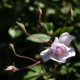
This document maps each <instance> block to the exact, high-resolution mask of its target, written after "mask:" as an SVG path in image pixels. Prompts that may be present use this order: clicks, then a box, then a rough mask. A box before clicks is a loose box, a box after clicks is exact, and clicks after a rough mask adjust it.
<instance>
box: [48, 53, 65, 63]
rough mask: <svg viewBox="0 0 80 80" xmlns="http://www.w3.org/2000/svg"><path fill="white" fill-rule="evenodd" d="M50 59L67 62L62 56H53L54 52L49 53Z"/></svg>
mask: <svg viewBox="0 0 80 80" xmlns="http://www.w3.org/2000/svg"><path fill="white" fill-rule="evenodd" d="M49 57H50V59H52V60H54V61H56V62H61V63H65V62H66V59H62V58H59V57H58V56H55V55H54V56H53V55H52V54H50V55H49Z"/></svg>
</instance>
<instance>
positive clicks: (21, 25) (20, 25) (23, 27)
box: [16, 21, 26, 33]
mask: <svg viewBox="0 0 80 80" xmlns="http://www.w3.org/2000/svg"><path fill="white" fill-rule="evenodd" d="M16 23H17V24H18V26H19V27H20V28H21V29H22V30H23V31H24V32H25V33H26V29H25V26H24V25H23V24H22V23H19V22H17V21H16Z"/></svg>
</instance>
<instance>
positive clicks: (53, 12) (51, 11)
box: [47, 8, 56, 14]
mask: <svg viewBox="0 0 80 80" xmlns="http://www.w3.org/2000/svg"><path fill="white" fill-rule="evenodd" d="M47 13H48V14H55V13H56V12H55V9H51V8H49V9H48V10H47Z"/></svg>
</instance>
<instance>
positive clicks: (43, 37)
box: [26, 33, 50, 43]
mask: <svg viewBox="0 0 80 80" xmlns="http://www.w3.org/2000/svg"><path fill="white" fill-rule="evenodd" d="M33 36H35V37H38V38H40V39H42V40H44V41H50V36H47V35H46V34H41V33H40V34H33ZM26 39H27V40H29V41H32V42H37V43H43V41H41V40H39V39H36V38H34V37H31V36H29V37H27V38H26Z"/></svg>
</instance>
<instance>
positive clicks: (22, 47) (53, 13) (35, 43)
mask: <svg viewBox="0 0 80 80" xmlns="http://www.w3.org/2000/svg"><path fill="white" fill-rule="evenodd" d="M65 2H66V4H67V5H65ZM69 4H72V9H73V12H74V16H73V17H71V18H70V15H71V14H70V13H68V12H69ZM38 8H41V9H42V15H41V17H40V16H39V15H40V13H39V11H38ZM16 21H18V22H21V23H23V24H24V25H25V28H26V30H27V32H28V33H30V34H32V35H34V36H37V37H39V38H41V39H43V40H44V41H48V42H49V43H52V41H54V38H55V37H56V36H58V37H59V36H60V34H61V33H63V32H69V33H70V34H71V35H73V36H74V40H73V42H72V43H71V46H72V47H74V48H75V51H76V56H75V57H73V58H71V59H70V60H68V61H67V62H66V63H65V64H61V65H60V66H58V67H57V68H56V69H55V70H54V71H53V72H52V73H50V74H48V75H47V76H48V77H49V79H47V78H46V76H45V75H42V76H41V74H42V73H43V71H42V69H41V68H40V66H39V65H36V66H33V67H31V68H29V69H24V70H21V71H18V72H15V73H9V72H5V71H4V69H5V68H6V66H9V65H12V64H13V62H14V64H15V66H16V67H18V68H21V67H26V66H29V65H32V64H34V62H33V61H31V60H28V59H21V58H18V57H16V56H15V55H14V54H13V52H12V51H11V50H10V48H9V43H11V42H12V43H14V45H15V50H16V52H17V53H18V54H19V55H24V56H29V57H31V58H34V59H37V60H40V56H39V54H40V52H41V51H42V50H44V49H45V47H50V46H48V45H47V44H46V43H44V42H42V41H40V40H38V39H35V38H33V37H31V36H26V35H25V34H24V32H22V31H21V30H20V29H19V28H18V25H17V24H16ZM40 22H41V23H40ZM65 24H66V25H65ZM62 27H63V29H62ZM61 29H62V31H61ZM41 64H42V65H43V66H44V68H45V69H46V71H47V72H48V71H50V70H51V69H52V68H53V66H54V65H55V64H57V63H55V62H54V61H50V62H49V61H48V62H47V63H41ZM0 80H80V0H0Z"/></svg>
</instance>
